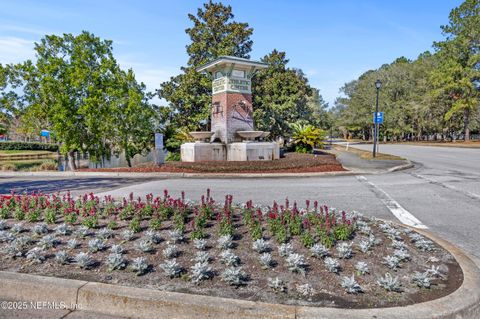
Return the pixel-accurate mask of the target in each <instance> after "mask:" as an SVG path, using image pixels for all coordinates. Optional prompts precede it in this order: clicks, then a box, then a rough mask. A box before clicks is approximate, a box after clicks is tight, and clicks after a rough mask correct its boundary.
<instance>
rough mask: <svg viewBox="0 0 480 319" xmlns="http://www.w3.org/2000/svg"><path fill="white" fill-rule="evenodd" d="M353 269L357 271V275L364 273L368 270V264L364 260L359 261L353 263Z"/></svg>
mask: <svg viewBox="0 0 480 319" xmlns="http://www.w3.org/2000/svg"><path fill="white" fill-rule="evenodd" d="M355 270H356V271H357V274H359V275H365V274H368V273H369V272H370V270H369V269H368V264H367V263H366V262H364V261H359V262H357V263H356V264H355Z"/></svg>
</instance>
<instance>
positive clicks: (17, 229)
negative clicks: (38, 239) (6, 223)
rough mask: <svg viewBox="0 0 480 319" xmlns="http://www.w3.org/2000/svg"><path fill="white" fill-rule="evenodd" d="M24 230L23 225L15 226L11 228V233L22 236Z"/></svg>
mask: <svg viewBox="0 0 480 319" xmlns="http://www.w3.org/2000/svg"><path fill="white" fill-rule="evenodd" d="M23 230H24V228H23V225H22V223H16V224H13V226H12V228H10V232H11V233H12V234H14V235H18V234H20V233H21V232H22V231H23Z"/></svg>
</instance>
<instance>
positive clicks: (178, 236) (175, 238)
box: [168, 229, 184, 243]
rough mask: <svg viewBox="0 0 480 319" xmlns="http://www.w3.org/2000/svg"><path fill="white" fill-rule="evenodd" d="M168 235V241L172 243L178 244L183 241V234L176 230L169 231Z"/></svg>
mask: <svg viewBox="0 0 480 319" xmlns="http://www.w3.org/2000/svg"><path fill="white" fill-rule="evenodd" d="M168 234H169V236H170V240H171V241H172V242H173V243H180V242H182V241H183V239H184V237H183V232H182V231H180V230H178V229H174V230H171V231H169V232H168Z"/></svg>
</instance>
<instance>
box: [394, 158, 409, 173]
mask: <svg viewBox="0 0 480 319" xmlns="http://www.w3.org/2000/svg"><path fill="white" fill-rule="evenodd" d="M405 161H406V162H407V163H406V164H402V165H397V166H394V167H392V168H389V169H388V172H397V171H403V170H405V169H409V168H412V167H415V165H414V164H413V163H412V162H410V160H408V159H407V160H405Z"/></svg>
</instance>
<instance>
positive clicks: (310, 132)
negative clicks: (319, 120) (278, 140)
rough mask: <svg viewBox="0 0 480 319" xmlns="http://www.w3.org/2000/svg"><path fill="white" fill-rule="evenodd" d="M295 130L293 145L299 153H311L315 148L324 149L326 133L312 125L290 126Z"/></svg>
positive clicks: (294, 124)
mask: <svg viewBox="0 0 480 319" xmlns="http://www.w3.org/2000/svg"><path fill="white" fill-rule="evenodd" d="M290 127H291V128H292V130H293V135H292V137H293V143H294V144H295V151H296V152H298V153H307V152H310V151H311V150H312V149H313V148H315V147H322V146H323V143H322V142H323V140H324V139H325V131H324V130H322V129H319V128H316V127H314V126H312V125H310V124H303V123H300V122H297V123H292V124H290Z"/></svg>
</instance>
